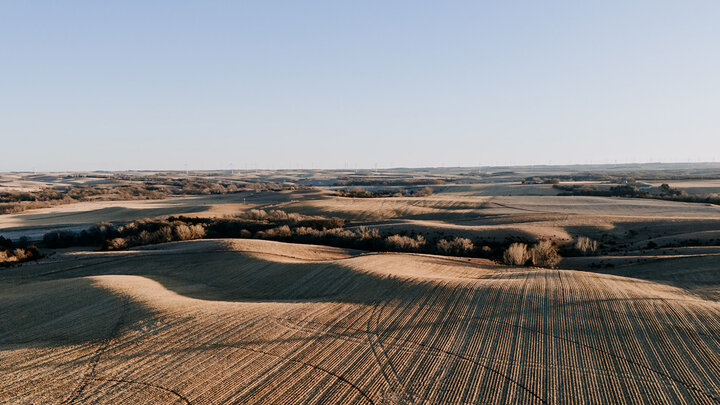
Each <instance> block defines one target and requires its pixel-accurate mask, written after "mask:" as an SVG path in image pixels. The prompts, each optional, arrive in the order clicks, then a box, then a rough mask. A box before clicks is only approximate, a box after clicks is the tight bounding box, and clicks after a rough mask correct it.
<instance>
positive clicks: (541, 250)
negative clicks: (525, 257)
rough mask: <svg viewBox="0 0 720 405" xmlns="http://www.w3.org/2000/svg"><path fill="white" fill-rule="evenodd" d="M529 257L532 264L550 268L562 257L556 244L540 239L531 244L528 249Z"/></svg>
mask: <svg viewBox="0 0 720 405" xmlns="http://www.w3.org/2000/svg"><path fill="white" fill-rule="evenodd" d="M530 258H531V260H532V264H533V265H535V266H539V267H550V268H553V267H555V265H557V264H558V263H560V260H561V259H562V257H560V253H558V248H557V246H555V244H554V243H552V242H550V241H549V240H543V241H540V242H538V243H537V245H535V246H533V248H532V249H531V250H530Z"/></svg>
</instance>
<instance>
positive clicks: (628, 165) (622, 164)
mask: <svg viewBox="0 0 720 405" xmlns="http://www.w3.org/2000/svg"><path fill="white" fill-rule="evenodd" d="M633 167H644V168H658V167H660V168H665V169H672V168H677V169H683V168H696V167H708V168H720V162H618V163H597V164H596V163H587V164H585V163H578V164H516V165H482V166H415V167H408V166H395V167H380V166H378V167H315V168H309V167H306V168H303V167H301V168H294V167H285V168H282V167H279V168H268V167H257V168H252V167H249V168H245V167H233V168H202V169H193V168H190V167H188V168H187V169H185V168H159V169H122V170H103V169H94V170H45V171H40V170H34V171H33V170H7V171H0V173H33V172H36V173H104V172H107V173H117V172H186V171H187V172H191V173H192V172H222V171H226V172H236V173H239V172H252V171H258V170H261V171H293V170H299V171H306V170H329V171H343V170H357V171H373V170H424V169H428V170H430V169H437V170H443V169H448V170H450V169H472V170H488V169H512V168H576V169H581V168H588V169H593V168H595V169H604V168H608V169H609V168H617V169H621V168H633Z"/></svg>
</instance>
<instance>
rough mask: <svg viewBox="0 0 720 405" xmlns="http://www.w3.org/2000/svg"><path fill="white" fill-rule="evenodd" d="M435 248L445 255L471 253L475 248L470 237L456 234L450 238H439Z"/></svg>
mask: <svg viewBox="0 0 720 405" xmlns="http://www.w3.org/2000/svg"><path fill="white" fill-rule="evenodd" d="M437 249H438V251H440V252H442V253H443V254H446V255H454V256H465V255H469V254H470V253H472V251H473V250H474V249H475V245H474V244H473V242H472V241H471V240H470V239H467V238H461V237H459V236H457V237H455V238H454V239H452V240H448V239H441V240H439V241H438V242H437Z"/></svg>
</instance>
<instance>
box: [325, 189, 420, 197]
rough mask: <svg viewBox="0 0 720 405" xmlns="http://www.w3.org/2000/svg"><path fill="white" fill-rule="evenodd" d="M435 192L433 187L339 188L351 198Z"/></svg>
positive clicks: (343, 194) (417, 195)
mask: <svg viewBox="0 0 720 405" xmlns="http://www.w3.org/2000/svg"><path fill="white" fill-rule="evenodd" d="M432 194H433V189H432V187H422V188H418V189H404V188H399V189H391V190H373V191H369V190H365V189H362V188H351V189H347V190H338V191H337V195H339V196H341V197H351V198H382V197H428V196H431V195H432Z"/></svg>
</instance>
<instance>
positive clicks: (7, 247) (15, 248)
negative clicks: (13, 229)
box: [0, 236, 42, 267]
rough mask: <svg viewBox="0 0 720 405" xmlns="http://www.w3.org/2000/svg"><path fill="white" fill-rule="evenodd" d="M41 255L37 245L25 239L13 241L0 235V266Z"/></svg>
mask: <svg viewBox="0 0 720 405" xmlns="http://www.w3.org/2000/svg"><path fill="white" fill-rule="evenodd" d="M41 257H42V254H41V253H40V250H39V249H38V248H37V246H35V245H31V244H28V243H27V241H26V240H24V239H21V240H20V241H19V242H16V243H13V241H12V240H11V239H8V238H5V237H3V236H0V266H3V267H4V266H10V265H13V264H16V263H23V262H27V261H30V260H37V259H39V258H41Z"/></svg>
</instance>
